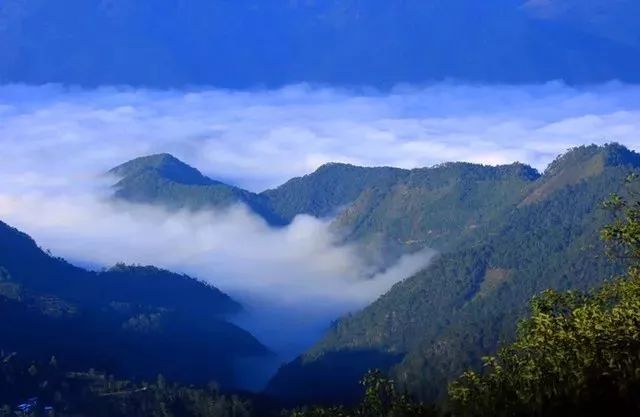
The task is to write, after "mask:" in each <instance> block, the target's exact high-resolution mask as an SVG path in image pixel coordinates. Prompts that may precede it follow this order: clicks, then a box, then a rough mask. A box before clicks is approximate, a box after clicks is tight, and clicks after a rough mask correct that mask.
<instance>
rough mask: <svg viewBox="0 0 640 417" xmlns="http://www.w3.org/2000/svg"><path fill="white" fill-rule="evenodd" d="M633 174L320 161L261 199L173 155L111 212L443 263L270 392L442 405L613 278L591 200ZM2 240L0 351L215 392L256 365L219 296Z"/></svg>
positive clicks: (131, 169)
mask: <svg viewBox="0 0 640 417" xmlns="http://www.w3.org/2000/svg"><path fill="white" fill-rule="evenodd" d="M630 173H640V155H638V154H637V153H635V152H633V151H631V150H629V149H627V148H625V147H623V146H621V145H617V144H610V145H606V146H595V145H592V146H582V147H578V148H575V149H572V150H570V151H568V152H567V153H566V154H564V155H561V156H559V157H558V158H557V159H556V160H555V161H554V162H553V163H552V164H551V165H550V166H549V167H548V168H547V169H546V170H545V171H544V172H542V173H539V172H538V171H536V170H535V169H533V168H531V167H529V166H527V165H524V164H521V163H514V164H511V165H502V166H485V165H477V164H469V163H446V164H442V165H438V166H434V167H430V168H419V169H410V170H406V169H399V168H391V167H357V166H353V165H348V164H340V163H331V164H326V165H323V166H321V167H320V168H318V169H317V170H316V171H315V172H313V173H311V174H308V175H305V176H303V177H299V178H294V179H291V180H290V181H288V182H286V183H284V184H283V185H281V186H279V187H276V188H274V189H270V190H266V191H264V192H261V193H253V192H250V191H246V190H243V189H241V188H239V187H236V186H232V185H228V184H225V183H223V182H220V181H217V180H214V179H211V178H209V177H207V176H205V175H204V174H202V173H201V172H200V171H198V170H197V169H195V168H193V167H191V166H189V165H187V164H186V163H184V162H182V161H180V160H179V159H177V158H175V157H173V156H171V155H169V154H157V155H150V156H145V157H140V158H137V159H134V160H132V161H129V162H126V163H124V164H122V165H120V166H118V167H116V168H114V169H112V170H111V171H109V173H108V175H111V176H112V177H113V178H114V185H113V198H115V199H121V200H126V201H129V202H133V203H143V204H154V205H160V206H163V207H165V208H167V209H168V210H179V209H180V210H194V211H195V210H203V209H208V208H218V209H221V208H227V207H230V206H231V205H235V204H244V205H246V206H247V207H248V209H249V210H252V211H253V212H254V213H255V214H256V215H257V216H261V217H262V218H263V219H264V221H265V222H266V223H268V224H270V225H271V226H272V227H276V228H279V227H286V225H287V224H288V223H290V222H291V221H292V220H293V219H294V218H295V216H297V215H299V214H307V215H311V216H315V217H322V218H330V219H332V225H331V227H332V228H333V230H334V231H335V232H336V233H337V234H339V236H341V237H342V239H343V241H344V242H352V243H354V242H355V243H358V244H359V245H360V246H361V247H363V248H365V252H366V253H368V256H370V258H371V259H372V260H377V262H379V264H378V266H379V267H380V268H381V269H384V268H386V267H387V266H389V265H391V264H393V263H394V262H395V261H396V260H397V259H398V258H399V257H400V256H401V255H402V254H406V253H412V252H415V251H418V250H420V249H423V248H432V249H436V250H437V251H438V252H439V255H438V257H437V258H436V259H435V261H433V262H432V263H431V264H430V265H429V266H428V267H426V268H425V269H424V270H422V271H420V272H418V273H417V274H415V275H414V276H411V277H408V278H407V279H405V280H403V281H401V282H399V283H397V284H396V285H395V286H394V287H393V288H392V289H391V290H390V291H389V292H387V293H386V294H384V295H382V296H381V297H380V298H379V299H378V300H376V301H375V302H374V303H372V304H371V305H369V306H368V307H366V308H364V309H363V310H361V311H357V312H353V313H351V314H349V315H347V316H345V317H342V318H340V319H339V320H337V321H336V322H335V323H333V324H332V325H331V326H330V327H328V330H327V332H326V334H325V335H324V336H323V337H322V338H321V339H320V340H319V341H318V342H317V343H316V344H315V345H314V346H313V347H312V348H311V349H309V350H308V351H307V352H304V353H303V354H302V355H300V357H298V358H297V359H295V360H294V361H292V362H291V363H288V364H285V365H284V366H283V367H282V368H281V369H280V370H279V371H278V373H277V374H276V375H275V376H274V377H273V379H272V380H271V382H270V383H269V385H268V387H267V388H266V390H265V393H266V394H267V395H269V396H272V397H274V398H278V399H280V400H282V401H285V402H287V403H290V404H300V403H303V404H304V403H310V402H329V403H334V402H336V401H350V400H352V399H354V398H355V397H356V396H357V395H358V393H359V388H358V385H357V381H358V379H359V378H360V377H361V376H362V374H363V373H364V372H366V371H367V370H368V369H371V368H380V369H383V370H384V371H386V372H389V373H391V374H392V375H393V376H394V378H395V379H396V380H397V381H398V382H399V383H401V384H402V385H403V386H404V387H405V388H406V389H408V390H409V391H410V392H411V393H413V394H414V395H416V396H418V397H420V398H422V399H425V400H433V399H437V398H440V397H441V396H442V394H443V393H444V390H445V388H446V385H447V382H448V381H450V380H451V378H453V377H455V376H457V375H459V374H460V373H461V371H462V370H464V369H466V368H468V367H472V368H473V367H477V366H479V365H480V359H481V357H482V356H484V355H486V354H488V353H491V352H493V351H495V349H496V347H497V346H499V345H500V344H501V343H503V342H505V341H508V340H510V339H511V338H512V337H513V333H514V329H515V326H516V323H517V320H518V318H520V317H523V316H524V315H525V313H526V305H527V302H528V300H529V299H530V298H531V296H533V295H535V294H536V293H538V292H540V291H542V290H544V289H547V288H556V289H561V290H562V289H589V288H594V287H597V286H599V285H600V284H601V283H602V282H603V281H604V280H606V279H607V278H610V277H612V276H614V275H615V274H616V273H617V272H619V271H620V270H621V268H622V267H623V265H617V264H612V263H611V262H610V261H609V260H607V259H605V258H604V257H603V256H601V254H602V253H603V252H602V247H601V244H600V240H599V231H600V230H601V228H602V226H603V225H604V224H607V223H608V222H609V221H610V220H611V216H610V214H609V213H608V212H607V211H605V210H603V209H602V208H601V207H602V206H601V202H602V201H604V200H605V199H607V197H608V196H609V195H610V194H611V193H612V192H620V193H623V192H624V184H625V178H626V177H627V176H628V174H630ZM0 226H1V227H0V266H1V267H2V270H1V273H0V306H1V308H2V311H3V313H2V314H3V317H11V320H9V321H3V323H4V324H5V325H4V326H3V327H1V328H0V334H2V335H3V336H2V338H0V347H2V348H4V349H14V350H19V351H26V352H28V353H29V354H33V355H41V356H44V355H49V356H50V355H51V352H55V355H56V356H57V357H61V358H63V359H62V360H65V359H66V360H69V361H71V362H72V363H73V364H76V365H77V366H76V368H77V369H86V368H88V367H100V368H106V369H107V370H111V371H114V372H116V371H117V372H120V373H121V374H123V375H124V376H132V377H149V376H153V375H154V374H155V373H163V374H165V375H166V376H168V377H171V378H174V379H177V380H181V381H184V382H188V383H192V382H194V383H201V382H205V381H206V380H208V379H210V378H214V379H217V380H218V381H219V382H221V383H222V384H223V386H227V387H232V386H234V381H235V378H234V375H233V363H234V361H236V360H238V359H242V358H247V357H253V358H258V359H260V358H266V357H267V355H269V352H268V350H267V349H266V348H265V347H264V346H262V345H261V344H260V342H259V341H257V340H256V339H255V338H254V337H253V336H251V335H250V334H249V333H247V332H245V331H244V330H242V329H240V328H238V327H237V326H235V325H233V324H231V323H230V322H229V321H228V320H229V318H230V317H231V316H232V315H233V314H234V313H236V312H238V311H239V310H240V309H242V306H240V305H239V304H238V303H237V302H235V301H234V300H232V299H231V298H230V297H228V296H227V295H225V294H224V293H222V292H220V291H219V290H217V289H216V288H215V287H212V286H210V285H207V284H204V283H202V282H200V281H198V280H196V279H193V278H191V277H188V276H184V275H177V274H174V273H171V272H168V271H163V270H160V269H157V268H154V267H139V266H125V265H117V266H115V267H113V268H111V269H107V270H104V271H100V272H92V271H86V270H83V269H81V268H77V267H75V266H72V265H70V264H68V263H67V262H65V261H64V260H62V259H58V258H55V257H52V256H50V255H49V254H47V253H46V252H44V251H43V250H41V249H40V248H38V246H37V245H36V243H35V242H34V241H33V240H31V239H30V238H29V237H28V236H26V235H24V234H23V233H20V232H18V231H17V230H15V229H12V228H11V227H9V226H7V225H5V224H1V225H0ZM300 278H301V279H304V277H300ZM205 317H206V318H207V319H206V320H203V318H205ZM15 323H20V325H19V326H16V325H15ZM328 325H329V323H328ZM336 375H339V378H336Z"/></svg>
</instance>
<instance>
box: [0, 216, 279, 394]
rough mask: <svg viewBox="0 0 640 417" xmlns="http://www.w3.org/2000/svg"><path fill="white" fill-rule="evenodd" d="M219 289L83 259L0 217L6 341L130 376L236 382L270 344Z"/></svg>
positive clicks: (0, 336) (2, 334) (0, 306)
mask: <svg viewBox="0 0 640 417" xmlns="http://www.w3.org/2000/svg"><path fill="white" fill-rule="evenodd" d="M241 309H242V307H241V306H240V305H239V304H238V303H237V302H236V301H234V300H232V299H231V298H230V297H229V296H227V295H226V294H224V293H222V292H221V291H219V290H218V289H216V288H215V287H213V286H210V285H208V284H205V283H203V282H201V281H198V280H196V279H193V278H191V277H188V276H185V275H178V274H174V273H171V272H168V271H164V270H160V269H157V268H154V267H139V266H125V265H117V266H115V267H113V268H111V269H109V270H105V271H102V272H91V271H86V270H83V269H81V268H77V267H75V266H73V265H71V264H69V263H67V262H65V261H64V260H62V259H59V258H55V257H52V256H50V255H49V254H47V253H45V252H43V251H42V250H41V249H40V248H39V247H38V246H37V245H36V243H35V242H34V241H33V240H32V239H31V238H30V237H29V236H27V235H25V234H24V233H21V232H19V231H18V230H16V229H13V228H11V227H10V226H8V225H6V224H4V223H1V222H0V315H1V316H2V318H3V320H1V321H0V349H1V350H4V351H5V352H12V351H17V352H20V353H21V354H24V355H25V356H27V357H31V358H33V359H34V360H48V359H49V358H50V357H51V356H56V357H57V358H59V359H60V360H61V361H64V362H65V363H67V364H68V367H69V368H70V369H75V370H83V369H84V370H86V369H90V368H95V369H99V370H102V371H104V372H109V373H116V374H119V375H120V376H123V377H127V378H155V377H156V376H157V375H158V374H159V373H162V374H163V375H165V376H167V377H169V378H171V379H174V380H178V381H183V382H187V383H202V384H204V383H207V382H209V381H210V380H212V379H215V380H217V381H218V382H219V383H220V384H222V385H223V386H227V387H228V386H234V384H235V381H236V378H235V375H234V370H235V369H234V368H235V367H234V364H235V363H236V362H237V361H239V360H242V359H247V358H253V357H264V356H265V355H268V354H269V352H268V350H267V349H266V348H265V347H264V346H263V345H261V344H260V343H259V342H258V341H257V340H256V339H255V338H254V337H253V336H252V335H250V334H249V333H248V332H246V331H244V330H242V329H240V328H238V327H237V326H235V325H233V324H231V323H230V322H228V317H229V316H230V315H232V314H234V313H237V312H239V311H241Z"/></svg>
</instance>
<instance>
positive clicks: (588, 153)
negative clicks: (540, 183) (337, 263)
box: [544, 142, 640, 176]
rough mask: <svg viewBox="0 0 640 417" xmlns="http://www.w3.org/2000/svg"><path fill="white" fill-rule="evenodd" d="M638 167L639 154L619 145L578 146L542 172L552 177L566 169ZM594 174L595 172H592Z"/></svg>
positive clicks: (639, 164)
mask: <svg viewBox="0 0 640 417" xmlns="http://www.w3.org/2000/svg"><path fill="white" fill-rule="evenodd" d="M624 165H630V166H635V167H637V166H640V154H638V153H636V152H634V151H632V150H630V149H629V148H627V147H625V146H624V145H620V144H619V143H615V142H612V143H608V144H605V145H588V146H578V147H575V148H572V149H569V150H568V151H567V152H566V153H564V154H562V155H560V156H559V157H557V158H556V159H555V160H554V161H553V162H552V163H551V164H549V166H548V167H547V169H546V170H545V172H544V175H545V176H554V175H557V174H559V173H561V172H562V171H565V170H567V169H576V168H578V167H581V169H582V170H584V169H587V170H589V169H591V170H594V169H595V170H598V171H602V169H604V167H607V166H624ZM593 173H595V172H593Z"/></svg>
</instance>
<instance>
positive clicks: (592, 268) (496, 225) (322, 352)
mask: <svg viewBox="0 0 640 417" xmlns="http://www.w3.org/2000/svg"><path fill="white" fill-rule="evenodd" d="M512 169H517V170H518V171H519V172H521V173H523V172H524V178H526V179H527V181H528V184H526V185H525V186H524V187H523V188H522V189H520V192H517V193H512V196H511V198H510V201H511V203H512V204H511V205H509V206H507V207H505V208H504V209H502V210H499V211H498V212H496V213H495V215H494V216H490V217H488V218H486V219H485V222H484V224H483V225H482V226H481V227H477V228H476V229H475V232H474V233H473V234H472V235H470V236H469V237H467V238H465V239H460V240H455V242H456V244H455V245H449V246H448V247H447V246H446V245H445V247H447V249H446V250H444V251H443V252H442V253H441V255H440V256H439V257H438V258H437V259H436V260H435V261H434V262H433V263H432V264H431V265H429V266H428V267H427V268H426V269H424V270H423V271H421V272H419V273H417V274H416V275H414V276H412V277H410V278H408V279H406V280H404V281H402V282H400V283H398V284H396V285H395V286H394V287H393V288H392V289H391V290H390V291H389V292H388V293H386V294H384V295H383V296H381V297H380V298H379V299H378V300H377V301H375V302H374V303H373V304H371V305H370V306H368V307H366V308H365V309H363V310H362V311H360V312H356V313H354V314H351V315H348V316H346V317H343V318H342V319H340V320H339V321H338V322H337V323H335V325H333V326H332V327H331V329H330V330H329V331H328V332H327V334H326V335H325V336H324V337H323V338H322V340H321V341H319V342H318V343H317V344H316V345H315V346H314V347H313V348H311V349H310V350H309V351H308V352H306V353H305V354H303V355H302V356H301V357H299V358H298V359H296V360H295V361H294V362H292V363H289V364H287V365H285V366H283V367H282V368H281V369H280V370H279V372H278V374H277V375H276V376H275V377H274V378H273V379H272V381H271V382H270V384H269V387H268V388H267V392H268V393H270V394H273V395H276V396H280V397H282V398H285V399H288V400H290V401H292V402H294V403H308V402H334V401H336V400H343V401H349V400H351V399H353V396H354V395H355V393H357V392H359V391H358V387H357V381H358V379H359V378H360V377H361V376H362V375H363V374H364V373H365V372H366V371H367V370H368V369H370V368H381V369H384V370H387V371H390V372H391V373H392V374H393V376H394V377H395V379H396V380H397V381H398V382H399V383H401V384H402V385H404V386H405V387H406V388H407V389H409V390H410V391H411V392H412V393H413V394H415V395H417V396H418V397H420V398H422V399H427V400H433V399H435V398H439V397H441V396H442V395H443V394H444V390H445V389H446V385H447V382H448V381H450V380H451V378H453V377H455V376H457V375H459V374H460V373H461V372H462V371H463V370H464V369H466V368H467V367H478V366H479V365H480V358H481V357H482V356H484V355H486V354H488V353H490V352H493V351H495V349H496V347H497V345H498V344H499V343H500V341H504V340H509V339H511V337H512V336H513V332H514V329H515V325H516V322H517V318H518V317H523V315H524V314H525V313H526V305H527V301H528V300H529V299H530V298H531V296H533V295H534V294H537V293H538V292H540V291H542V290H544V289H547V288H555V289H559V290H563V289H588V288H593V287H594V286H598V285H599V284H601V283H602V282H603V280H604V279H607V278H608V277H612V276H613V275H614V274H616V273H617V272H618V271H620V268H618V267H617V266H615V265H612V264H611V263H610V261H609V260H607V259H605V258H604V257H603V256H601V254H602V253H603V251H602V248H601V245H600V240H599V232H600V230H601V228H602V226H603V225H605V224H607V223H608V222H609V221H610V220H611V219H610V214H609V213H608V212H607V211H605V210H603V209H602V208H601V207H602V206H601V202H602V201H604V200H605V199H607V198H608V196H609V195H610V193H612V192H615V191H620V192H622V191H621V189H623V187H624V183H625V178H626V177H627V175H628V174H629V173H630V172H635V173H640V155H638V154H636V153H634V152H632V151H629V150H628V149H626V148H624V147H622V146H620V145H615V144H612V145H607V146H604V147H598V146H588V147H580V148H576V149H574V150H571V151H570V152H568V153H567V154H565V155H563V156H561V157H559V158H558V159H557V160H556V161H554V162H553V163H552V164H551V165H550V166H549V168H548V169H547V170H546V171H545V172H544V173H543V175H541V176H539V177H537V176H536V175H533V173H531V172H529V170H527V169H525V170H524V171H523V169H522V167H519V168H512ZM477 189H478V190H479V191H478V192H479V194H478V198H480V199H482V197H483V196H484V198H485V200H486V203H487V204H488V203H489V202H490V201H493V199H494V198H495V197H494V196H493V195H492V191H493V189H492V188H491V187H488V188H485V187H478V188H477ZM499 195H500V194H498V196H499ZM505 195H509V194H508V193H506V194H505ZM502 198H504V197H500V198H499V199H502ZM469 201H474V200H473V199H470V200H469ZM430 204H435V203H430ZM402 207H404V208H405V210H407V211H410V210H411V206H410V205H404V206H402ZM402 207H401V208H402ZM452 210H453V211H454V212H455V210H457V209H455V208H452ZM472 211H473V210H472ZM364 212H366V210H365V211H364ZM436 213H437V212H436ZM398 217H399V218H400V217H401V211H400V212H399V213H398ZM407 217H409V218H411V217H410V216H408V215H407ZM426 217H427V218H428V213H427V216H426ZM416 230H421V229H419V228H417V229H416ZM422 233H423V235H424V234H425V230H424V229H422ZM427 234H428V231H427ZM620 267H621V266H620ZM335 375H340V376H341V377H340V378H337V379H336V378H335V377H334V376H335Z"/></svg>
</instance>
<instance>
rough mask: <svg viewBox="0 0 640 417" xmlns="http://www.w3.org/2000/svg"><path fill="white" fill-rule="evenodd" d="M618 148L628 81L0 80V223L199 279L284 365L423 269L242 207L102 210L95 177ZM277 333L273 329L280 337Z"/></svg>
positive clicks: (234, 172) (277, 176)
mask: <svg viewBox="0 0 640 417" xmlns="http://www.w3.org/2000/svg"><path fill="white" fill-rule="evenodd" d="M611 141H617V142H620V143H622V144H625V145H627V146H629V147H631V148H633V149H639V148H640V87H637V86H627V85H622V84H618V83H610V84H606V85H600V86H592V87H585V88H571V87H568V86H565V85H563V84H559V83H549V84H545V85H537V86H517V87H516V86H468V85H453V84H439V85H434V86H428V87H422V88H417V87H412V88H410V87H398V88H397V89H395V90H393V91H391V92H386V93H380V92H376V91H366V90H360V91H348V90H337V89H330V88H320V87H311V86H307V85H297V86H290V87H287V88H283V89H280V90H275V91H250V92H248V91H244V92H237V91H223V90H193V91H150V90H134V89H129V88H101V89H96V90H82V89H74V88H67V87H60V86H55V85H50V86H40V87H33V86H20V85H5V86H0V155H1V157H2V158H1V160H0V220H2V221H5V222H7V223H9V224H11V225H13V226H16V227H18V228H20V229H21V230H23V231H25V232H27V233H29V234H30V235H31V236H33V237H34V238H35V239H36V241H37V242H38V243H39V244H40V245H41V246H42V247H44V248H48V249H50V250H51V251H52V252H53V253H54V254H55V255H58V256H62V257H65V258H67V259H70V260H72V261H73V262H75V263H78V264H82V265H86V266H90V267H97V268H99V267H104V266H109V265H112V264H114V263H116V262H126V263H137V264H154V265H158V266H161V267H165V268H168V269H171V270H175V271H179V272H185V273H188V274H191V275H193V276H196V277H198V278H200V279H203V280H206V281H208V282H211V283H212V284H214V285H216V286H218V287H220V288H221V289H223V290H224V291H227V292H229V293H230V294H231V295H233V296H234V297H236V298H238V299H240V300H241V301H243V302H244V304H245V305H246V306H247V314H246V315H245V316H243V317H239V318H237V320H238V322H239V323H241V324H242V325H243V326H245V327H247V328H249V330H251V331H253V332H254V334H256V335H257V336H258V337H259V338H260V339H261V340H262V341H264V342H265V343H267V344H268V345H269V346H270V347H272V348H273V349H274V350H275V351H276V352H278V353H281V354H282V355H283V357H284V358H290V357H291V356H293V355H295V354H297V353H299V352H300V351H301V350H302V349H304V348H305V347H307V346H308V345H309V344H310V343H312V342H313V340H314V339H316V338H317V337H318V336H319V335H320V334H321V333H322V332H323V331H324V330H325V329H326V327H327V325H328V323H329V322H330V321H331V320H332V319H334V318H336V317H337V316H339V315H341V314H344V313H346V312H348V311H351V310H354V309H358V308H361V307H362V306H364V305H366V304H367V303H369V302H371V301H373V300H374V299H375V298H376V297H378V296H379V295H381V294H382V293H384V292H385V291H386V290H387V289H388V288H390V287H391V286H392V285H393V284H394V283H395V282H397V281H399V280H401V279H403V278H406V277H408V276H410V275H411V274H413V273H415V272H417V271H419V270H420V269H421V268H423V267H424V266H425V265H426V264H427V263H428V262H429V260H430V259H431V258H432V256H433V253H432V252H430V251H426V252H422V253H419V254H415V255H412V256H407V257H405V258H403V259H401V260H400V261H399V263H398V264H397V265H395V266H393V267H392V268H390V269H389V270H387V271H385V272H384V273H381V274H379V275H378V276H376V277H375V279H373V280H372V279H368V277H369V276H370V273H371V268H370V265H367V264H366V262H365V261H364V260H363V259H362V258H361V257H360V256H359V251H358V248H357V247H355V246H352V245H343V244H339V243H337V242H338V240H337V239H336V237H335V236H334V235H332V233H331V232H330V229H329V227H328V225H329V222H330V219H315V218H312V217H309V216H299V217H298V218H296V219H295V221H294V222H293V223H292V224H291V225H290V226H288V227H286V228H280V229H274V228H271V227H269V226H268V225H267V224H265V223H264V221H263V220H262V219H260V218H258V217H256V216H254V215H253V214H251V213H250V212H249V211H248V210H247V209H246V208H244V207H233V208H230V209H229V210H222V211H205V212H199V213H188V212H178V213H169V212H166V211H165V210H163V209H161V208H158V207H148V206H135V205H130V204H124V203H119V204H114V203H113V202H111V201H109V199H108V197H109V192H110V190H109V186H110V185H111V184H110V183H109V179H105V178H104V177H102V176H101V175H102V174H103V173H104V172H106V171H107V170H108V169H110V168H112V167H113V166H116V165H118V164H120V163H122V162H125V161H126V160H129V159H131V158H135V157H138V156H141V155H146V154H151V153H158V152H169V153H172V154H174V155H175V156H177V157H178V158H180V159H182V160H184V161H186V162H187V163H189V164H191V165H193V166H195V167H197V168H199V169H200V170H202V171H203V172H204V173H205V174H207V175H209V176H211V177H213V178H216V179H220V180H223V181H227V182H230V183H233V184H235V185H238V186H241V187H245V188H247V189H250V190H253V191H260V190H263V189H266V188H269V187H274V186H277V185H279V184H281V183H282V182H284V181H286V180H287V179H289V178H291V177H294V176H299V175H304V174H306V173H309V172H311V171H313V170H314V169H316V168H317V167H318V166H320V165H321V164H323V163H326V162H348V163H353V164H359V165H367V166H379V165H390V166H398V167H404V168H414V167H423V166H431V165H434V164H438V163H442V162H446V161H469V162H477V163H485V164H503V163H511V162H514V161H520V162H524V163H528V164H531V165H532V166H534V167H536V168H538V169H541V170H543V169H544V168H545V166H546V165H547V164H548V163H549V162H551V161H552V160H553V159H554V158H555V157H556V156H557V155H558V154H560V153H562V152H564V151H565V150H567V149H569V148H571V147H573V146H577V145H581V144H590V143H599V144H602V143H606V142H611ZM285 329H286V330H287V331H284V330H285Z"/></svg>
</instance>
